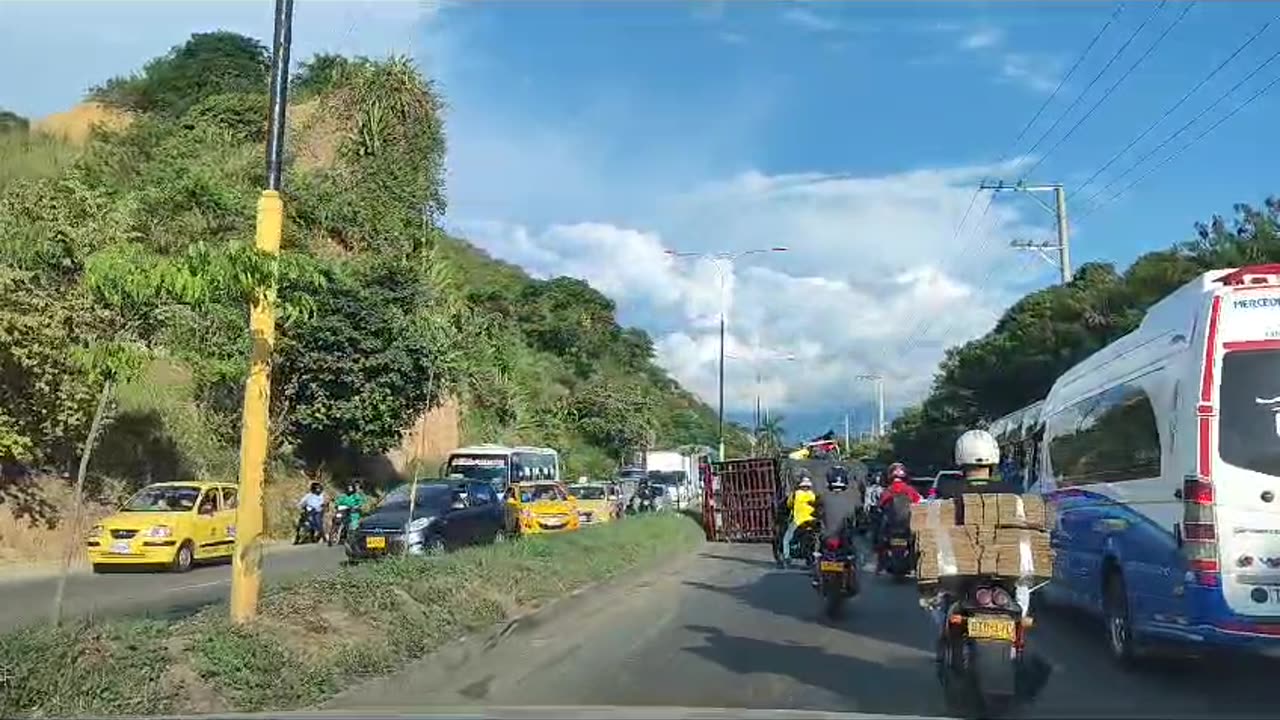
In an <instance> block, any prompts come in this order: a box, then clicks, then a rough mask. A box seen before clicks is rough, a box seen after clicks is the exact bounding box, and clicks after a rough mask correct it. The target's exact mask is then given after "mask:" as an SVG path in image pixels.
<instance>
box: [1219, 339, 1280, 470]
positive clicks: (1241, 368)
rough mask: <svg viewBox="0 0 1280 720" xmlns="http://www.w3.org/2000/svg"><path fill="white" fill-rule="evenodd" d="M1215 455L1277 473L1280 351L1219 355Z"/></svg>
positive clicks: (1279, 456)
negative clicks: (1219, 368)
mask: <svg viewBox="0 0 1280 720" xmlns="http://www.w3.org/2000/svg"><path fill="white" fill-rule="evenodd" d="M1221 397H1222V405H1221V408H1220V409H1219V420H1218V454H1219V455H1221V456H1222V460H1223V461H1224V462H1227V463H1229V464H1231V465H1235V466H1236V467H1239V468H1244V469H1246V470H1253V471H1254V472H1260V473H1266V474H1268V475H1276V476H1280V350H1270V349H1268V350H1235V351H1232V352H1229V353H1227V354H1226V355H1225V356H1223V358H1222V390H1221Z"/></svg>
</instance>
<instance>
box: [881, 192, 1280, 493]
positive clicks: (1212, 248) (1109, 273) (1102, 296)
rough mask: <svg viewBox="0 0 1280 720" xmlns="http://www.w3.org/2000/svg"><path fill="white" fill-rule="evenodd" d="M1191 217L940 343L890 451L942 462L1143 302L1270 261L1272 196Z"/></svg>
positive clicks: (1114, 331)
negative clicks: (1222, 271)
mask: <svg viewBox="0 0 1280 720" xmlns="http://www.w3.org/2000/svg"><path fill="white" fill-rule="evenodd" d="M1234 210H1235V217H1234V219H1233V220H1227V219H1224V218H1222V217H1218V216H1214V217H1213V219H1212V220H1211V221H1210V222H1208V223H1201V224H1197V226H1196V228H1195V231H1196V232H1195V237H1194V239H1192V240H1190V241H1188V242H1185V243H1181V244H1179V245H1176V246H1174V247H1172V248H1170V249H1168V250H1161V251H1158V252H1150V253H1147V254H1145V255H1143V256H1142V257H1140V258H1138V259H1137V260H1135V261H1134V263H1133V264H1132V265H1130V266H1129V268H1128V269H1127V270H1125V271H1124V272H1123V273H1121V272H1117V271H1116V269H1115V267H1114V266H1113V265H1111V264H1108V263H1086V264H1085V265H1082V266H1081V267H1080V268H1079V269H1077V271H1076V273H1075V278H1074V279H1073V280H1072V281H1071V282H1070V283H1068V284H1066V285H1054V286H1052V287H1048V288H1045V289H1043V290H1038V291H1036V292H1033V293H1031V294H1029V295H1027V296H1026V297H1024V298H1022V299H1021V300H1019V301H1018V302H1016V303H1014V305H1013V306H1012V307H1010V308H1009V309H1008V310H1007V311H1006V312H1005V314H1004V316H1003V317H1001V318H1000V321H999V322H998V323H997V324H996V326H995V328H994V329H992V330H991V332H989V333H987V334H986V335H984V336H982V337H980V338H978V339H976V340H972V341H970V342H968V343H965V344H963V345H960V346H957V347H953V348H951V349H949V350H947V354H946V358H945V359H944V360H943V361H942V364H941V366H940V367H939V369H938V372H937V374H936V375H935V376H934V380H933V388H932V391H931V392H930V393H929V395H928V397H926V398H925V400H924V401H923V402H921V403H920V404H919V405H916V406H914V407H910V408H907V409H906V410H905V411H903V413H902V414H901V415H900V416H899V417H898V418H897V419H896V420H894V422H893V427H892V433H891V441H892V448H893V449H892V452H891V453H890V454H892V455H895V456H896V457H898V458H907V459H909V460H910V461H911V463H912V466H913V468H917V467H918V469H920V470H924V469H926V468H930V467H933V468H944V467H950V466H951V463H952V459H951V451H952V447H953V446H954V443H955V439H956V438H957V437H958V436H959V435H960V433H962V432H963V431H964V430H966V429H968V428H971V427H974V426H975V425H976V424H978V423H983V422H990V421H992V420H995V419H996V418H999V417H1001V416H1003V415H1006V414H1008V413H1010V412H1013V411H1014V410H1017V409H1019V408H1022V407H1025V406H1027V405H1030V404H1031V403H1033V402H1036V401H1037V400H1042V399H1043V398H1044V397H1045V395H1047V394H1048V392H1049V388H1051V387H1052V386H1053V383H1054V381H1055V380H1056V379H1057V378H1058V377H1059V376H1060V375H1061V374H1062V373H1064V372H1066V371H1067V370H1068V369H1070V368H1071V367H1072V366H1073V365H1075V364H1076V363H1078V362H1080V361H1081V360H1084V359H1085V358H1086V357H1088V356H1089V355H1091V354H1093V353H1094V352H1096V351H1098V350H1100V349H1101V348H1103V347H1104V346H1106V345H1107V344H1109V343H1111V342H1113V341H1115V340H1116V339H1118V338H1120V337H1121V336H1123V335H1125V334H1127V333H1129V332H1130V331H1132V330H1133V329H1134V328H1136V327H1137V326H1138V324H1139V323H1140V322H1142V316H1143V313H1145V312H1146V310H1147V308H1149V307H1150V306H1151V305H1152V304H1154V303H1155V302H1156V301H1157V300H1160V299H1161V298H1163V297H1164V296H1165V295H1168V294H1169V293H1170V292H1172V291H1173V290H1175V289H1177V288H1179V287H1181V286H1182V285H1184V284H1185V283H1187V282H1188V281H1190V280H1191V279H1192V278H1194V277H1196V276H1197V275H1199V274H1200V273H1202V272H1205V271H1206V270H1210V269H1213V268H1221V267H1239V266H1243V265H1254V264H1259V263H1273V262H1280V199H1277V198H1268V199H1267V200H1266V202H1265V203H1264V204H1263V207H1262V208H1261V209H1258V208H1255V207H1251V206H1248V205H1237V206H1236V207H1235V209H1234Z"/></svg>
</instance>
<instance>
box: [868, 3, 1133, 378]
mask: <svg viewBox="0 0 1280 720" xmlns="http://www.w3.org/2000/svg"><path fill="white" fill-rule="evenodd" d="M1123 11H1124V3H1120V4H1119V5H1117V6H1116V9H1115V10H1114V11H1113V12H1112V13H1111V15H1110V16H1109V17H1108V18H1107V20H1106V22H1104V23H1103V24H1102V26H1101V27H1099V28H1098V31H1097V32H1095V33H1094V34H1093V37H1092V38H1091V39H1090V40H1089V43H1088V44H1087V45H1085V47H1084V49H1083V50H1081V51H1080V53H1079V55H1078V56H1077V57H1076V60H1075V62H1074V63H1072V64H1071V68H1070V69H1069V70H1067V73H1066V74H1065V75H1063V76H1062V79H1061V80H1059V81H1058V85H1057V87H1055V88H1054V89H1053V92H1052V93H1050V94H1049V97H1048V98H1046V99H1045V101H1044V102H1043V103H1041V105H1040V107H1039V109H1037V110H1036V112H1035V114H1034V115H1032V116H1031V119H1030V120H1028V121H1027V124H1026V125H1024V126H1023V127H1022V130H1021V131H1019V132H1018V134H1017V136H1016V137H1015V138H1014V140H1013V142H1012V143H1011V144H1010V146H1009V149H1008V150H1006V151H1005V152H1004V154H1003V155H1002V156H1001V157H1000V160H999V161H997V163H996V165H997V166H999V165H1001V164H1003V163H1004V161H1005V160H1006V159H1007V158H1008V157H1009V156H1010V155H1011V154H1012V153H1013V151H1014V150H1016V149H1017V146H1018V143H1019V142H1021V141H1022V138H1023V137H1025V136H1026V134H1027V132H1028V131H1029V130H1031V128H1032V127H1033V126H1034V125H1035V123H1036V121H1037V120H1039V119H1040V117H1041V115H1043V114H1044V111H1045V110H1046V109H1047V108H1048V107H1049V105H1050V104H1051V103H1052V102H1053V100H1054V98H1056V97H1057V96H1058V93H1059V92H1060V91H1061V90H1062V88H1064V87H1066V84H1067V82H1068V81H1069V80H1070V79H1071V78H1072V76H1074V74H1075V72H1076V70H1077V69H1079V67H1080V66H1081V64H1082V63H1084V61H1085V58H1087V57H1088V56H1089V53H1090V52H1092V50H1093V48H1094V46H1096V45H1097V44H1098V41H1099V40H1100V39H1102V36H1103V34H1104V33H1106V31H1107V28H1109V27H1111V25H1112V24H1113V23H1114V22H1115V21H1116V18H1118V17H1119V16H1120V14H1121V13H1122V12H1123ZM1095 81H1096V79H1095ZM1042 139H1043V138H1042ZM1038 142H1040V141H1037V143H1038ZM1028 152H1030V151H1028ZM980 192H981V187H979V188H975V189H974V191H973V195H972V196H971V197H970V198H969V205H968V207H967V208H966V209H965V212H964V215H963V216H962V217H961V219H960V224H959V225H957V226H956V231H955V233H954V235H953V236H952V238H951V243H950V244H952V245H956V244H957V242H956V241H957V240H959V239H960V235H961V230H962V229H963V228H964V223H965V221H966V220H967V219H968V217H969V215H970V213H971V212H972V210H973V206H974V204H975V203H976V202H977V199H978V194H979V193H980ZM993 202H995V193H994V192H992V193H990V194H989V195H988V197H987V202H986V205H984V206H983V208H982V213H981V214H980V215H979V216H978V220H977V221H976V224H975V226H974V227H975V228H977V227H978V226H981V225H982V221H983V220H985V219H986V217H987V215H988V213H990V211H991V204H992V203H993ZM975 234H976V230H975V231H972V232H970V233H968V235H967V236H966V237H965V239H964V240H961V241H960V242H959V243H958V247H957V253H959V252H962V251H963V248H964V246H966V245H968V244H969V243H970V242H971V241H972V237H973V236H974V235H975ZM989 244H990V238H989V237H987V238H985V242H983V244H982V245H981V246H980V247H979V248H978V251H979V252H981V251H983V250H985V249H986V245H989ZM928 322H929V319H928V318H926V317H918V318H916V320H915V322H914V323H913V324H912V330H911V332H910V333H909V334H908V335H907V337H906V338H905V339H904V340H903V341H902V342H901V343H900V344H899V345H898V352H903V351H908V350H910V348H911V346H912V345H914V344H915V343H916V341H917V339H918V338H919V337H921V336H922V334H923V333H922V330H923V332H927V323H928ZM889 352H890V351H889V347H888V345H887V344H886V345H885V346H884V350H883V351H882V354H881V363H882V364H883V363H884V362H885V361H886V360H887V359H888V354H889Z"/></svg>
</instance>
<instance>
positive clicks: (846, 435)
mask: <svg viewBox="0 0 1280 720" xmlns="http://www.w3.org/2000/svg"><path fill="white" fill-rule="evenodd" d="M851 444H852V443H850V442H849V413H845V414H844V451H845V452H846V453H847V452H849V447H850V445H851Z"/></svg>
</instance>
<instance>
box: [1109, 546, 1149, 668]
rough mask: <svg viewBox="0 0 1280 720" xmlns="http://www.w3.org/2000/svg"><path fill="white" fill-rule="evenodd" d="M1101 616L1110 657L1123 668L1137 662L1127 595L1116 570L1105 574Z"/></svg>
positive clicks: (1137, 655)
mask: <svg viewBox="0 0 1280 720" xmlns="http://www.w3.org/2000/svg"><path fill="white" fill-rule="evenodd" d="M1102 592H1103V601H1102V616H1103V618H1104V622H1105V632H1106V642H1107V651H1108V652H1109V653H1110V654H1111V659H1112V660H1114V661H1115V662H1116V663H1117V664H1118V665H1120V666H1121V667H1123V668H1130V669H1131V668H1133V667H1135V666H1136V665H1137V664H1138V660H1139V659H1140V653H1139V651H1138V643H1137V642H1136V641H1135V639H1134V636H1133V621H1132V616H1131V615H1130V613H1129V596H1128V592H1127V591H1126V590H1125V584H1124V576H1123V575H1121V574H1120V571H1118V570H1112V571H1111V572H1110V573H1108V574H1107V578H1106V582H1105V585H1104V587H1103V590H1102Z"/></svg>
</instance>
